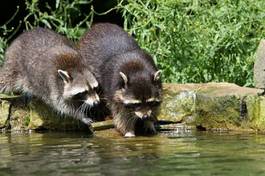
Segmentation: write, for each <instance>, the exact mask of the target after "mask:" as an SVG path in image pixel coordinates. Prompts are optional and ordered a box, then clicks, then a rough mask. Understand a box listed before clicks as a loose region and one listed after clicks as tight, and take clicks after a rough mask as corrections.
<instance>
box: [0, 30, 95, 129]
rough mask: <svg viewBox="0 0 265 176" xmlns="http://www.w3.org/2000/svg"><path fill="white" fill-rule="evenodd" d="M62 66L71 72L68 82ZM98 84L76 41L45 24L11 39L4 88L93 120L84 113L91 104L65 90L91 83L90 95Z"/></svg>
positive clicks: (2, 81) (1, 77) (0, 85)
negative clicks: (86, 64)
mask: <svg viewBox="0 0 265 176" xmlns="http://www.w3.org/2000/svg"><path fill="white" fill-rule="evenodd" d="M58 70H63V73H67V74H69V75H70V77H71V78H68V79H69V83H67V86H66V84H65V82H64V81H63V79H62V77H61V76H62V75H61V76H60V74H59V72H58ZM87 83H88V84H87ZM97 84H98V83H97V81H96V79H95V77H94V76H93V74H92V73H91V72H90V71H89V68H88V67H86V66H85V65H84V64H83V63H82V59H81V55H80V54H79V53H78V52H77V50H76V49H75V47H74V44H73V43H72V42H71V41H69V40H68V39H66V38H65V37H63V36H61V35H59V34H56V33H55V32H53V31H51V30H48V29H44V28H36V29H33V30H31V31H27V32H24V33H23V34H21V35H20V36H19V37H18V38H17V39H15V40H14V41H13V42H12V43H11V45H10V46H9V47H8V48H7V50H6V53H5V63H4V65H3V68H1V75H0V90H1V92H4V93H10V92H14V93H26V94H31V95H33V96H35V97H36V98H39V99H41V100H42V101H44V102H45V103H47V104H48V105H50V106H51V107H53V108H54V109H55V110H56V111H57V112H59V113H61V114H65V115H69V116H73V117H74V118H77V119H79V120H81V121H83V122H85V123H87V122H88V121H91V119H89V120H88V119H86V118H87V117H86V115H85V113H84V111H86V110H87V109H88V108H89V107H88V106H87V105H86V104H84V103H83V100H75V101H73V100H72V99H71V96H70V97H67V98H66V97H65V95H64V93H65V92H64V91H65V90H66V89H69V90H72V89H74V88H75V87H76V86H79V87H80V86H83V87H87V90H88V94H89V95H93V96H94V95H95V94H96V93H95V91H94V86H95V85H97ZM90 85H92V86H90ZM66 87H68V88H66ZM88 125H90V124H88Z"/></svg>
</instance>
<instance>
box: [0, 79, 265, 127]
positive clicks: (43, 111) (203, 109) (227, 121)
mask: <svg viewBox="0 0 265 176" xmlns="http://www.w3.org/2000/svg"><path fill="white" fill-rule="evenodd" d="M163 86H164V100H163V103H162V104H161V111H160V114H159V116H158V118H159V120H167V121H173V122H181V123H184V124H187V125H190V126H195V127H199V128H202V129H206V130H236V131H260V132H265V97H263V96H258V95H257V94H258V93H260V92H262V90H260V89H254V88H245V87H240V86H237V85H235V84H230V83H207V84H164V85H163ZM0 99H1V100H2V102H1V105H2V106H1V107H0V127H1V128H4V127H6V125H7V124H5V122H6V119H7V117H8V115H10V117H11V123H10V125H11V129H12V130H38V129H48V130H61V131H66V130H67V131H69V130H86V129H87V127H85V126H84V125H83V124H80V123H79V122H78V121H76V120H74V119H72V118H70V117H59V116H58V114H56V113H55V112H53V111H51V108H49V107H47V106H46V105H45V104H43V103H41V102H39V101H36V100H35V101H32V102H31V103H30V104H28V105H23V103H21V100H19V101H17V100H18V99H19V98H17V97H14V98H12V97H4V96H0ZM10 102H12V104H13V106H12V109H11V111H10V109H9V106H10ZM110 127H113V126H112V125H111V124H110V123H109V122H108V123H107V125H106V126H105V127H103V128H102V127H101V125H100V124H99V125H98V124H97V125H95V128H97V129H105V128H110Z"/></svg>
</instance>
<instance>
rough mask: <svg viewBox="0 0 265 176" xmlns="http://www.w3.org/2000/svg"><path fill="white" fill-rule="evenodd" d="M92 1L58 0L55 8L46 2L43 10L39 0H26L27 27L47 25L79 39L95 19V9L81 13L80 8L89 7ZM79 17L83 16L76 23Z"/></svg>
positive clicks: (55, 2) (25, 19) (69, 36)
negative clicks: (84, 13)
mask: <svg viewBox="0 0 265 176" xmlns="http://www.w3.org/2000/svg"><path fill="white" fill-rule="evenodd" d="M91 2H92V0H90V1H85V0H74V1H72V0H56V1H54V4H53V5H54V6H55V8H52V7H51V6H50V5H49V4H48V2H46V3H45V11H43V10H41V9H40V1H39V0H26V8H27V10H28V11H29V13H28V15H27V16H26V17H25V18H24V23H25V26H26V29H27V30H28V29H32V28H33V27H35V26H46V27H48V28H50V29H54V30H55V31H57V32H59V33H62V34H65V35H66V36H67V37H68V38H71V39H78V38H79V37H80V36H81V35H82V34H83V32H84V31H85V30H86V28H87V27H88V26H90V24H91V23H92V21H93V17H94V12H93V10H91V11H88V14H86V15H83V14H81V10H80V9H81V8H82V6H85V7H87V5H89V4H91ZM88 7H90V6H88ZM91 7H92V6H91ZM88 10H89V9H88ZM77 18H78V19H80V18H81V20H80V21H78V22H77V24H75V23H74V21H75V20H76V19H77ZM84 26H85V27H84ZM82 27H83V28H82Z"/></svg>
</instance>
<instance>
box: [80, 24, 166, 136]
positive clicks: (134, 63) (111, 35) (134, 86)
mask: <svg viewBox="0 0 265 176" xmlns="http://www.w3.org/2000/svg"><path fill="white" fill-rule="evenodd" d="M78 48H79V50H80V53H81V55H82V58H83V59H85V62H86V64H87V65H91V66H92V67H93V68H92V71H93V73H94V75H95V76H96V78H97V80H98V81H99V84H100V86H101V88H102V90H103V99H105V100H106V102H107V105H108V107H109V108H110V109H111V113H112V115H113V118H114V125H115V126H116V128H117V129H118V130H119V131H120V132H121V133H122V134H123V135H126V134H127V133H128V132H129V134H130V135H129V136H132V135H131V134H134V132H135V129H136V121H137V120H139V117H137V116H136V115H135V111H136V109H129V108H128V107H126V102H130V100H128V101H125V100H126V99H127V98H129V99H132V100H134V99H135V101H133V102H137V101H138V100H139V102H142V103H140V104H139V107H137V108H139V109H140V110H141V109H144V108H146V109H151V110H152V115H150V117H148V118H146V119H145V120H143V119H140V120H143V124H144V126H143V128H144V129H143V130H142V131H145V130H146V129H148V130H147V131H149V132H151V133H155V129H154V125H153V124H154V122H155V121H157V119H156V114H157V111H158V106H156V107H151V106H149V105H148V103H147V102H146V100H147V99H150V98H151V97H157V98H159V99H160V98H161V92H162V91H161V90H162V84H161V80H160V79H159V76H160V74H159V72H158V69H157V68H156V66H155V64H154V61H153V59H152V57H151V56H150V55H149V54H147V53H146V52H145V51H144V50H142V49H141V48H140V47H139V46H138V44H137V43H136V41H135V40H134V39H133V38H132V37H131V36H129V35H128V33H127V32H125V31H124V30H123V29H122V28H120V27H119V26H117V25H114V24H110V23H99V24H95V25H94V26H92V28H91V29H90V30H89V31H88V32H87V33H86V34H85V35H84V36H83V37H82V38H81V40H80V42H79V45H78Z"/></svg>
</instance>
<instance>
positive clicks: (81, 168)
mask: <svg viewBox="0 0 265 176" xmlns="http://www.w3.org/2000/svg"><path fill="white" fill-rule="evenodd" d="M264 151H265V138H264V136H262V135H244V134H241V135H239V134H229V133H227V134H212V133H205V132H203V133H194V132H189V133H187V134H179V133H175V134H174V133H170V134H169V133H163V134H161V135H157V136H154V137H137V138H133V139H125V138H122V137H115V138H104V137H97V136H95V137H89V136H86V135H83V134H73V133H43V134H41V133H32V134H26V135H25V134H1V135H0V157H1V159H0V175H1V176H2V175H3V176H4V175H27V176H35V175H36V176H39V175H69V176H70V175H71V176H72V175H78V176H79V175H80V176H82V175H97V176H98V175H108V176H109V175H115V176H117V175H233V176H234V175H265V167H264V163H265V162H264V161H265V152H264Z"/></svg>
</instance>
